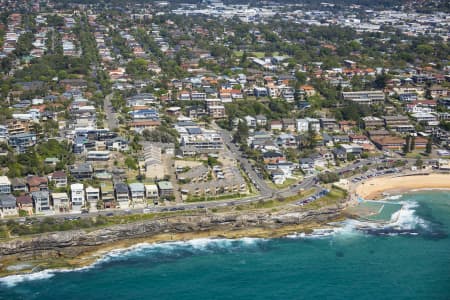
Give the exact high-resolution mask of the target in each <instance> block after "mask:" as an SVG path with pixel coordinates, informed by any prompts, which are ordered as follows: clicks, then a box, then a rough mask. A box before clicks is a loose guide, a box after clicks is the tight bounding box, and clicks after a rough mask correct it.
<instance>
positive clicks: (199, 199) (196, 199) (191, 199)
mask: <svg viewBox="0 0 450 300" xmlns="http://www.w3.org/2000/svg"><path fill="white" fill-rule="evenodd" d="M248 196H251V194H229V195H221V196H211V197H189V198H187V199H186V200H185V202H188V203H192V202H204V201H216V200H229V199H239V198H244V197H248Z"/></svg>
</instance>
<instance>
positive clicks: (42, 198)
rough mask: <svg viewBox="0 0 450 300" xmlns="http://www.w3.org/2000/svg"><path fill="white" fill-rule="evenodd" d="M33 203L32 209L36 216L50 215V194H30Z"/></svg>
mask: <svg viewBox="0 0 450 300" xmlns="http://www.w3.org/2000/svg"><path fill="white" fill-rule="evenodd" d="M31 195H32V198H33V203H34V209H35V211H36V213H37V214H39V213H50V212H51V209H52V207H51V205H50V194H49V193H48V191H35V192H32V193H31Z"/></svg>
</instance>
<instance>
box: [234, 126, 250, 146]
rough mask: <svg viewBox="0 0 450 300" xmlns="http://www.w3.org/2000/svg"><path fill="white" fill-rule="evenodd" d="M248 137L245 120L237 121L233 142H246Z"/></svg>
mask: <svg viewBox="0 0 450 300" xmlns="http://www.w3.org/2000/svg"><path fill="white" fill-rule="evenodd" d="M247 138H248V126H247V123H246V122H245V121H239V123H238V127H237V131H236V133H235V134H234V136H233V140H234V142H237V143H240V144H246V143H247Z"/></svg>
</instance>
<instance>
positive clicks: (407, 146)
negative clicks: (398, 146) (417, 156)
mask: <svg viewBox="0 0 450 300" xmlns="http://www.w3.org/2000/svg"><path fill="white" fill-rule="evenodd" d="M410 145H411V136H410V135H407V136H406V140H405V145H403V153H405V154H406V153H408V152H409V150H410Z"/></svg>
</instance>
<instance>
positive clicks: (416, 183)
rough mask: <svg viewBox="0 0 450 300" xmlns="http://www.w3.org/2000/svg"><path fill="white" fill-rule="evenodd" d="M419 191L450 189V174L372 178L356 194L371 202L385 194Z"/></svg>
mask: <svg viewBox="0 0 450 300" xmlns="http://www.w3.org/2000/svg"><path fill="white" fill-rule="evenodd" d="M418 189H450V174H439V173H430V174H426V175H408V176H400V175H395V176H388V177H378V178H372V179H369V180H366V181H364V182H362V183H360V184H359V185H358V186H357V187H356V189H355V192H356V194H357V195H358V196H359V197H362V198H364V199H366V200H370V199H377V198H380V197H381V196H382V193H383V192H386V193H389V194H400V193H405V192H410V191H413V190H418Z"/></svg>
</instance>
